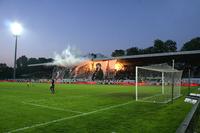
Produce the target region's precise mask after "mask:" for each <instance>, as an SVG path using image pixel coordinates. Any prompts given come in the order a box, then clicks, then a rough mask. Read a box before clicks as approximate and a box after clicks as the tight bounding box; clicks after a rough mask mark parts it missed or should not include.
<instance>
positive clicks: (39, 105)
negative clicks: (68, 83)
mask: <svg viewBox="0 0 200 133" xmlns="http://www.w3.org/2000/svg"><path fill="white" fill-rule="evenodd" d="M22 103H23V104H27V105H32V106H36V107H42V108H47V109H52V110H58V111H65V112H72V113H78V114H83V113H84V112H80V111H75V110H70V109H62V108H56V107H50V106H46V105H41V104H35V103H28V102H22Z"/></svg>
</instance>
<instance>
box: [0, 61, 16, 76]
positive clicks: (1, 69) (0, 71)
mask: <svg viewBox="0 0 200 133" xmlns="http://www.w3.org/2000/svg"><path fill="white" fill-rule="evenodd" d="M11 78H13V68H11V67H8V66H7V65H6V64H4V63H0V79H11Z"/></svg>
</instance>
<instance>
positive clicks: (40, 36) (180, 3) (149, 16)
mask: <svg viewBox="0 0 200 133" xmlns="http://www.w3.org/2000/svg"><path fill="white" fill-rule="evenodd" d="M13 21H18V22H20V23H21V24H22V25H23V28H24V30H23V33H22V35H21V36H20V38H19V42H18V57H19V56H21V55H26V56H27V57H53V55H54V52H57V53H61V52H62V51H63V50H64V49H65V48H67V46H68V45H72V46H74V47H76V48H77V49H79V50H80V51H82V52H83V53H85V54H86V53H89V52H90V53H91V52H94V53H102V54H105V55H108V56H109V55H110V54H111V53H112V51H114V50H115V49H127V48H130V47H139V48H144V47H149V46H152V45H153V41H154V40H155V39H158V38H159V39H161V40H164V41H165V40H167V39H172V40H174V41H176V42H177V45H178V48H179V49H180V47H181V46H182V44H183V43H184V42H186V41H189V40H190V39H192V38H194V37H197V36H200V0H0V62H1V63H7V64H8V65H9V66H12V65H13V60H14V37H13V35H12V33H11V31H10V29H9V23H10V22H13Z"/></svg>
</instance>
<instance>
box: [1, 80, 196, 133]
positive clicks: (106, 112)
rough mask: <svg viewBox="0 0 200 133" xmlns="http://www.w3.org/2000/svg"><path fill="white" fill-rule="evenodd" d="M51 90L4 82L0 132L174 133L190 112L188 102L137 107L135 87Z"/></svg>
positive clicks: (70, 86) (71, 86) (69, 86)
mask: <svg viewBox="0 0 200 133" xmlns="http://www.w3.org/2000/svg"><path fill="white" fill-rule="evenodd" d="M49 86H50V85H49V84H39V83H38V84H36V83H34V84H32V85H31V86H30V87H27V86H26V84H25V83H0V132H8V131H13V130H15V129H20V128H23V127H30V126H35V125H36V124H41V123H45V122H50V123H48V124H44V125H40V126H37V125H36V127H32V128H27V129H24V130H20V131H18V132H20V133H21V132H28V133H38V132H39V133H40V132H41V133H42V132H46V133H51V132H67V133H74V132H76V133H77V132H80V133H85V132H90V133H98V132H103V133H112V132H113V133H114V132H115V133H128V132H131V133H133V132H134V133H145V132H148V133H155V132H162V133H173V132H175V131H176V128H177V127H178V126H179V124H180V123H181V122H182V121H183V120H184V117H185V116H186V114H187V113H188V112H189V110H190V109H191V107H192V105H191V104H188V103H184V102H183V100H184V97H181V98H179V99H177V100H175V102H174V104H171V103H168V104H158V103H145V102H136V101H135V90H134V87H133V86H117V85H72V84H71V85H56V94H55V95H52V94H51V93H50V92H49ZM182 93H183V94H186V93H187V89H186V88H185V89H184V88H183V89H182ZM130 101H131V102H130ZM127 102H130V103H128V104H125V105H119V104H124V103H127ZM35 105H37V106H35ZM116 105H117V106H116ZM118 105H119V106H118ZM41 106H42V107H41ZM56 109H57V110H56ZM73 111H75V112H73ZM76 111H77V112H76ZM78 112H82V113H85V114H81V113H78ZM88 112H90V113H88ZM74 116H75V117H74ZM62 118H64V119H65V120H62ZM58 119H59V120H60V119H61V120H60V121H57V122H52V121H54V120H58Z"/></svg>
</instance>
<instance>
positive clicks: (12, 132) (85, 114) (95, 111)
mask: <svg viewBox="0 0 200 133" xmlns="http://www.w3.org/2000/svg"><path fill="white" fill-rule="evenodd" d="M133 102H135V101H129V102H126V103H122V104H117V105H113V106H109V107H106V108H102V109H98V110H94V111H91V112H87V113H82V114H78V115H74V116H69V117H64V118H60V119H56V120H52V121H48V122H44V123H39V124H34V125H32V126H27V127H22V128H18V129H15V130H11V131H8V132H7V133H14V132H19V131H23V130H26V129H31V128H35V127H41V126H45V125H49V124H52V123H56V122H61V121H64V120H69V119H74V118H78V117H81V116H87V115H91V114H94V113H98V112H101V111H105V110H109V109H113V108H118V107H121V106H125V105H128V104H131V103H133Z"/></svg>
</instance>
